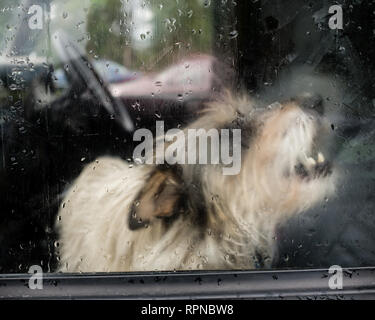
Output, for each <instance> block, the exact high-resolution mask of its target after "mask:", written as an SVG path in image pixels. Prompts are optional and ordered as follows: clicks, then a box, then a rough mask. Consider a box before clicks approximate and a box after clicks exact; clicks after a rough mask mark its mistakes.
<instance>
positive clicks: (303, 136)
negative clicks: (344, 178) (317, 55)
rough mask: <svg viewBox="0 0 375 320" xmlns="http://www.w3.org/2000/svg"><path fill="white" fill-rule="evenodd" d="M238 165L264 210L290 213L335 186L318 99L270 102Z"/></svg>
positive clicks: (327, 134) (327, 130)
mask: <svg viewBox="0 0 375 320" xmlns="http://www.w3.org/2000/svg"><path fill="white" fill-rule="evenodd" d="M257 122H258V124H257V125H256V126H257V127H258V128H257V132H256V136H255V138H253V140H252V141H253V142H252V145H251V147H250V148H249V151H248V153H247V155H246V156H245V159H244V163H243V169H244V170H245V171H247V172H246V173H245V176H244V179H248V181H249V182H250V184H251V186H250V187H249V192H251V190H253V191H254V192H255V193H256V194H257V198H258V199H259V201H261V202H263V204H260V205H261V206H264V207H265V209H266V210H269V211H274V212H278V213H281V212H286V213H289V214H292V213H295V212H299V211H301V210H304V209H307V208H308V207H310V206H311V205H313V204H315V203H316V202H317V201H318V200H322V199H323V198H324V197H325V196H326V195H330V194H332V192H333V189H334V178H333V176H334V174H333V173H334V166H333V163H332V161H330V152H329V151H330V143H331V140H332V136H333V135H332V129H331V125H330V123H329V122H328V120H327V119H326V118H325V117H324V114H323V107H322V101H321V100H320V99H319V98H317V97H310V96H307V97H303V98H298V99H295V100H293V101H289V102H286V103H283V104H280V103H275V104H273V105H272V106H270V107H269V110H268V111H266V112H261V113H260V114H259V115H258V119H257Z"/></svg>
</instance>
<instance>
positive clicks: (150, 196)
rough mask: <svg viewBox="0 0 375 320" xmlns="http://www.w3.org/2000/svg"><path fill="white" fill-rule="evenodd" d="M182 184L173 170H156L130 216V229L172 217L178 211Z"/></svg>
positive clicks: (136, 201)
mask: <svg viewBox="0 0 375 320" xmlns="http://www.w3.org/2000/svg"><path fill="white" fill-rule="evenodd" d="M181 189H182V183H181V179H180V178H179V177H178V175H177V174H176V173H175V172H173V171H172V170H160V169H156V170H155V171H154V172H153V173H152V174H151V176H150V177H149V178H148V180H147V182H146V184H145V186H144V188H143V189H142V190H141V192H140V193H139V195H138V197H137V198H136V200H135V202H134V203H133V206H132V209H131V210H130V215H129V228H130V229H131V230H136V229H139V228H141V227H145V226H146V225H147V224H149V223H150V222H151V221H152V220H153V219H155V218H165V217H171V216H172V215H174V214H175V213H176V211H177V207H178V204H179V200H180V198H181V195H182V192H181Z"/></svg>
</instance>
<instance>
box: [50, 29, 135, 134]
mask: <svg viewBox="0 0 375 320" xmlns="http://www.w3.org/2000/svg"><path fill="white" fill-rule="evenodd" d="M52 41H53V45H54V47H55V49H56V51H57V54H58V55H59V57H60V59H61V61H62V62H63V63H64V65H67V66H68V67H70V69H71V70H70V72H69V74H68V72H67V71H66V70H65V68H64V71H65V73H66V74H67V76H68V77H69V78H70V79H71V82H72V83H71V87H72V88H74V89H77V88H78V90H80V91H81V92H82V91H83V90H85V89H87V90H88V91H89V93H90V94H91V96H92V97H94V98H95V99H97V100H98V101H99V102H100V103H101V104H102V105H103V106H104V107H105V109H106V110H107V111H108V113H109V114H110V115H111V116H112V117H113V118H114V119H115V120H116V121H118V122H119V123H120V125H122V127H123V128H124V129H125V130H126V131H128V132H132V131H133V130H134V124H133V121H132V119H131V117H130V115H129V113H128V111H127V109H126V107H125V105H124V104H123V103H122V101H121V100H119V99H116V98H114V97H113V96H112V94H111V93H110V91H109V90H108V86H107V84H106V82H105V81H104V80H103V79H102V78H101V77H100V76H99V74H98V73H97V72H96V71H95V69H94V67H93V65H92V64H91V63H90V61H89V60H88V59H87V58H86V54H85V52H84V51H83V50H82V49H81V48H80V47H79V46H77V45H76V44H75V43H74V42H73V41H72V40H71V39H70V38H69V37H68V36H67V35H66V34H65V33H64V32H63V31H58V32H56V33H55V34H54V35H53V36H52Z"/></svg>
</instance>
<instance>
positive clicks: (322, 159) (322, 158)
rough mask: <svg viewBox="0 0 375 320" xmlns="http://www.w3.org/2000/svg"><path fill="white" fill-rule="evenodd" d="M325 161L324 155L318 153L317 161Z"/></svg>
mask: <svg viewBox="0 0 375 320" xmlns="http://www.w3.org/2000/svg"><path fill="white" fill-rule="evenodd" d="M324 161H325V159H324V156H323V154H322V153H321V152H319V153H318V163H323V162H324Z"/></svg>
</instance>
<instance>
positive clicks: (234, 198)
mask: <svg viewBox="0 0 375 320" xmlns="http://www.w3.org/2000/svg"><path fill="white" fill-rule="evenodd" d="M211 107H212V109H213V110H214V112H213V113H208V115H206V116H202V117H201V118H200V119H199V120H198V121H197V122H196V123H194V124H193V125H191V126H190V127H193V128H206V129H207V128H210V127H221V125H223V124H225V123H229V122H231V121H232V120H234V119H235V118H236V117H237V115H238V112H239V111H240V112H241V113H243V114H246V115H247V116H248V117H251V118H252V119H254V121H255V122H254V123H256V125H255V126H256V128H257V130H258V132H257V133H256V136H255V138H254V141H253V143H252V145H251V146H250V148H249V150H248V151H247V152H246V153H245V156H244V157H243V159H242V162H243V164H242V170H241V173H240V174H239V175H237V176H224V175H222V174H221V168H220V166H219V165H216V166H209V165H207V166H198V165H196V166H195V165H194V166H192V165H183V166H182V168H183V179H184V181H185V183H189V181H190V179H191V177H193V176H194V175H195V176H196V175H197V172H198V176H199V179H200V182H201V185H202V196H203V199H204V201H205V203H206V205H207V208H208V209H207V212H206V214H207V221H208V223H207V227H206V229H205V230H204V231H203V232H202V230H201V229H200V228H199V227H198V226H196V225H195V224H194V220H193V219H191V218H190V217H191V215H189V214H187V215H180V216H179V217H178V218H177V219H176V220H175V221H174V222H173V224H172V226H170V227H168V228H166V227H165V225H164V224H163V222H162V221H161V219H156V220H155V221H153V223H152V224H150V225H149V226H148V227H145V228H142V229H139V230H135V231H131V230H129V227H128V215H129V212H130V208H131V206H132V204H133V203H134V201H135V198H136V197H137V195H138V193H139V192H140V191H141V190H142V188H143V187H144V185H145V183H147V178H148V176H149V175H150V173H151V172H152V170H154V166H153V165H130V164H129V163H128V162H126V161H123V160H121V159H118V158H111V157H103V158H99V159H98V160H96V161H95V162H94V163H92V164H90V165H88V166H87V167H86V168H85V169H84V170H83V172H82V174H81V175H80V176H79V178H78V179H77V180H76V181H75V182H74V184H73V186H72V187H71V188H70V190H69V191H68V193H67V195H66V196H65V199H64V201H63V203H62V205H61V208H60V211H59V214H58V215H59V218H58V220H57V223H56V224H57V228H58V230H59V234H60V239H59V242H60V270H61V271H63V272H73V271H75V272H76V271H81V272H94V271H95V272H108V271H112V272H113V271H151V270H189V269H245V268H246V269H248V268H254V267H257V256H259V255H260V256H261V257H262V260H263V262H264V267H270V265H271V262H272V258H273V256H274V250H275V242H276V239H275V234H276V231H275V230H276V227H277V226H278V225H279V224H280V223H282V222H284V221H286V219H288V218H289V217H290V216H292V215H293V214H297V213H300V212H303V211H304V210H306V209H308V208H310V207H311V206H313V205H316V204H318V203H319V202H321V201H324V199H325V197H328V196H331V195H333V194H334V189H335V181H336V176H337V174H336V170H334V172H333V174H332V175H330V176H327V177H320V178H317V179H311V180H309V181H302V180H301V179H300V178H299V177H297V176H295V175H293V173H292V172H293V169H294V166H295V165H296V164H297V163H298V162H303V163H305V164H306V166H308V160H307V159H308V158H309V157H310V156H311V155H312V152H313V148H314V147H319V146H314V140H313V138H314V136H315V135H316V134H317V133H319V130H322V127H317V126H318V122H317V120H316V119H315V118H314V117H313V116H312V115H311V114H309V113H305V112H304V111H303V110H302V109H300V108H299V107H298V106H295V105H292V106H287V107H286V108H287V109H280V110H278V109H276V110H270V111H267V112H264V111H262V112H258V111H255V110H254V108H253V107H252V102H250V101H248V100H247V99H242V100H238V99H233V100H231V99H228V100H226V101H225V102H221V103H217V104H213V105H212V106H211ZM286 169H289V171H290V175H289V176H288V175H287V176H286V175H285V170H286Z"/></svg>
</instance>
